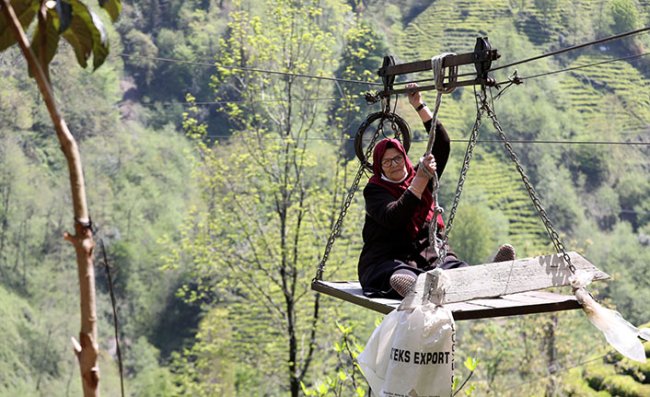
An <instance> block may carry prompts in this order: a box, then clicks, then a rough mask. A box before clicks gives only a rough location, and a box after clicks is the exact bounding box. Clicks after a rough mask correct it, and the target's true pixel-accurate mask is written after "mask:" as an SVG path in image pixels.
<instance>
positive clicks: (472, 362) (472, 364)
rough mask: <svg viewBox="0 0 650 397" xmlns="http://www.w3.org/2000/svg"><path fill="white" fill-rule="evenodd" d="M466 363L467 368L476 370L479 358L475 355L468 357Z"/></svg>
mask: <svg viewBox="0 0 650 397" xmlns="http://www.w3.org/2000/svg"><path fill="white" fill-rule="evenodd" d="M464 364H465V368H467V369H468V370H470V371H475V370H476V367H477V366H478V359H476V358H474V357H467V359H466V360H465V362H464Z"/></svg>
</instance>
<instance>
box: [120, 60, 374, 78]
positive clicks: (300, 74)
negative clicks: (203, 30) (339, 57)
mask: <svg viewBox="0 0 650 397" xmlns="http://www.w3.org/2000/svg"><path fill="white" fill-rule="evenodd" d="M118 56H120V57H123V58H140V59H151V60H154V61H160V62H170V63H184V64H188V65H198V66H210V67H221V68H224V69H232V70H243V71H246V72H256V73H267V74H276V75H281V76H291V77H304V78H308V79H317V80H328V81H338V82H341V83H352V84H364V85H377V86H380V85H383V84H381V83H375V82H372V81H362V80H352V79H341V78H337V77H328V76H316V75H312V74H304V73H287V72H279V71H276V70H267V69H260V68H247V67H243V66H223V65H218V64H217V63H215V62H197V61H185V60H182V59H174V58H163V57H145V56H142V55H133V54H126V53H121V54H119V55H118Z"/></svg>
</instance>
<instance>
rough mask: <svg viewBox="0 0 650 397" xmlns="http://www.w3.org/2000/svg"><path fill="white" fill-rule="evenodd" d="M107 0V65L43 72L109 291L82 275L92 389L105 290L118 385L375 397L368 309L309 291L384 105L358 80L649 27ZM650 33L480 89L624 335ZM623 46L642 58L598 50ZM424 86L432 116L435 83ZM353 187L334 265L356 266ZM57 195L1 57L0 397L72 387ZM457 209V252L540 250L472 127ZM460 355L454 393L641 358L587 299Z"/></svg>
mask: <svg viewBox="0 0 650 397" xmlns="http://www.w3.org/2000/svg"><path fill="white" fill-rule="evenodd" d="M20 1H23V0H12V4H13V3H17V2H20ZM50 3H52V4H54V2H50ZM87 3H88V4H89V5H90V6H91V8H92V7H97V6H98V5H97V2H93V1H88V2H87ZM57 4H58V3H57ZM75 4H76V3H75ZM121 4H122V6H123V10H122V12H121V15H120V18H119V19H118V21H117V22H116V23H115V24H112V23H109V21H108V20H105V21H104V22H105V25H106V29H107V37H108V38H109V39H110V43H111V52H110V55H109V56H108V58H107V61H106V64H105V65H104V66H102V67H101V68H100V69H98V70H97V71H96V72H92V71H91V70H85V69H82V68H79V67H78V66H77V65H76V61H75V54H74V52H73V50H72V49H71V48H70V46H68V45H67V44H62V46H61V47H60V50H59V52H58V53H57V55H56V56H55V57H54V59H53V61H52V64H51V66H52V67H51V73H50V75H51V79H52V84H53V86H54V91H55V92H56V93H57V101H58V102H59V105H60V110H61V113H62V115H63V116H64V117H65V119H66V121H67V124H68V126H69V128H70V130H71V132H72V134H73V135H74V136H75V138H76V139H77V140H78V143H79V148H80V151H81V157H82V161H83V166H84V170H83V171H84V175H85V177H86V189H87V194H88V201H89V207H90V211H91V215H92V222H93V226H94V227H95V234H96V237H97V241H98V242H99V240H100V239H101V241H102V244H101V246H103V247H105V248H106V257H107V260H108V265H109V267H110V271H111V273H110V274H111V276H112V279H111V280H112V281H113V290H112V291H111V290H109V286H108V276H107V273H106V269H105V268H104V267H103V266H102V267H99V266H98V267H97V269H96V283H97V293H96V295H97V325H98V330H99V336H98V338H99V340H98V345H99V352H100V360H99V365H100V367H101V374H102V377H101V381H100V389H101V391H102V395H104V396H109V397H110V396H118V395H120V394H121V393H120V387H119V374H118V356H117V346H116V343H115V338H114V328H113V327H114V323H113V307H112V304H111V294H113V296H114V297H115V299H116V300H117V305H116V306H117V307H116V309H117V313H118V317H119V322H118V325H117V328H118V337H119V340H120V342H121V348H122V350H121V351H122V363H123V365H124V380H125V384H126V395H127V396H145V397H147V396H165V397H167V396H174V397H176V396H179V397H180V396H183V397H189V396H192V397H194V396H201V397H207V396H228V397H229V396H234V397H249V396H258V395H259V396H269V397H276V396H287V395H291V396H292V397H296V396H299V395H300V396H302V395H306V396H318V397H324V396H327V397H329V396H337V397H347V396H351V395H357V396H358V397H362V396H368V387H367V384H366V382H365V380H364V378H363V376H362V375H361V374H360V373H359V369H358V367H356V366H355V363H354V359H355V356H356V354H357V353H358V352H359V351H360V350H361V349H363V347H364V344H365V341H366V340H367V338H368V337H369V335H370V334H371V333H372V331H373V329H374V328H375V326H376V325H377V324H378V322H379V321H380V320H381V318H382V316H381V315H379V314H377V313H375V312H372V311H369V310H366V309H363V308H359V307H357V306H354V305H351V304H347V303H344V302H342V301H341V300H338V299H334V298H332V297H329V296H321V295H317V294H315V293H314V292H313V291H312V290H311V289H310V283H311V281H312V278H313V276H314V273H315V272H316V270H317V264H318V263H319V262H320V260H321V255H322V254H323V252H324V250H325V247H326V244H327V238H328V236H329V234H330V229H331V227H332V226H333V225H335V222H336V220H337V216H338V215H339V213H340V212H341V210H342V208H343V207H342V206H343V198H344V197H345V195H346V194H348V192H349V191H348V189H349V188H350V186H351V184H352V181H353V179H354V177H355V175H356V172H357V169H358V162H357V161H356V159H354V158H353V157H352V156H349V155H347V154H349V153H350V150H349V149H350V146H351V142H349V140H344V139H341V138H340V137H341V136H343V135H342V132H343V131H356V129H357V128H358V125H359V124H360V123H361V121H362V120H363V119H364V118H365V117H366V116H367V115H368V114H369V113H372V112H375V111H377V110H378V107H379V105H378V104H374V105H367V104H366V103H365V102H364V101H363V99H362V97H363V94H364V93H365V92H366V90H368V89H376V88H377V86H373V85H371V84H368V82H369V81H370V80H373V79H375V80H373V81H376V78H377V76H376V71H377V69H378V68H379V67H380V64H381V62H382V57H383V56H384V55H388V54H392V55H396V56H397V58H398V60H399V61H402V62H410V61H416V60H425V59H429V58H430V57H432V56H434V55H437V54H440V53H442V52H455V53H466V52H471V51H472V50H473V48H474V45H475V40H476V38H477V37H482V36H487V37H489V39H490V42H491V44H492V45H493V47H494V48H497V49H498V50H499V53H500V54H501V58H500V59H499V60H497V61H496V62H494V63H493V66H495V67H496V66H499V65H505V64H508V63H511V62H515V61H519V60H522V59H525V58H528V57H532V56H536V55H539V54H543V53H546V52H550V51H554V50H558V49H560V48H566V47H569V46H572V45H575V44H580V43H585V42H588V41H592V40H597V39H600V38H603V37H606V36H609V35H613V34H617V33H621V32H625V31H630V30H633V29H635V28H639V27H641V26H645V25H650V0H575V1H572V0H475V1H470V0H398V1H389V0H363V1H351V0H349V1H348V0H328V1H289V0H264V1H261V0H259V1H258V0H220V1H204V0H142V1H133V0H130V1H127V0H124V1H122V2H121ZM51 12H54V11H51ZM102 15H103V13H102ZM104 17H105V16H104ZM104 17H102V18H104ZM0 21H4V19H1V18H0ZM5 28H6V26H0V33H2V32H7V30H5ZM33 32H34V26H32V27H30V28H29V29H28V34H29V35H31V34H33ZM0 36H2V37H6V36H3V35H1V34H0ZM648 48H650V33H644V34H640V35H637V36H634V37H632V38H628V39H625V40H621V41H616V42H610V43H606V44H602V45H598V46H590V47H587V48H584V49H581V50H579V51H570V52H567V53H564V54H562V55H559V56H554V57H548V58H544V59H541V60H538V61H534V62H529V63H524V64H521V65H517V66H516V67H511V68H508V69H504V70H499V71H495V72H494V73H493V77H495V78H496V79H497V80H498V81H500V82H502V81H506V79H507V78H508V76H510V75H511V74H512V73H513V72H514V71H515V70H516V71H517V73H518V75H519V76H520V77H523V78H524V83H523V84H521V85H517V86H511V87H509V88H508V89H507V90H506V91H505V92H504V93H503V95H502V96H500V97H498V98H496V97H497V94H498V91H497V88H493V89H492V91H491V92H489V95H488V99H489V103H490V105H491V106H493V107H494V110H495V112H496V114H497V115H498V119H499V121H500V123H501V125H502V126H503V129H504V131H505V133H506V135H507V137H508V139H510V140H511V141H512V142H513V143H512V147H513V149H514V150H515V151H516V153H517V155H518V157H519V159H520V161H521V163H522V166H523V168H524V170H525V172H526V174H527V175H528V177H529V179H530V181H531V183H532V184H533V185H534V187H535V189H536V191H537V193H538V194H539V196H540V200H541V204H542V205H543V206H544V208H545V209H546V210H547V211H548V214H549V217H550V219H551V221H552V223H553V225H554V226H555V227H556V228H557V230H558V233H559V235H560V237H561V239H562V241H563V243H564V244H565V246H566V248H567V249H569V250H571V251H578V252H579V253H581V254H582V255H584V256H585V257H587V258H588V259H589V260H590V261H591V262H592V263H594V264H595V265H596V266H597V267H599V268H601V269H602V270H604V271H605V272H607V273H609V274H610V275H611V276H612V279H611V280H609V281H608V282H604V283H598V284H595V285H593V286H590V287H589V288H590V292H592V294H593V295H594V297H595V298H596V299H597V300H598V301H599V302H601V303H603V304H604V305H605V306H607V307H611V308H614V307H615V308H616V309H617V310H618V311H619V312H620V313H621V314H622V315H623V316H624V317H625V318H626V319H628V320H629V321H630V322H632V323H633V324H641V323H646V322H647V321H648V320H649V319H648V311H647V308H646V306H647V302H648V301H649V300H650V279H649V278H648V277H647V266H648V263H650V250H649V249H648V248H649V247H650V237H649V236H650V179H649V178H648V175H649V174H648V173H649V172H650V146H649V145H648V142H649V140H650V84H649V79H650V59H649V58H650V57H647V56H645V52H646V49H648ZM629 56H638V57H637V58H635V59H629V60H617V59H618V58H623V57H629ZM215 65H217V67H215ZM565 69H571V70H565ZM472 71H473V67H472V66H464V67H463V68H461V70H460V73H471V72H472ZM556 71H559V73H554V74H548V75H545V74H546V73H551V72H556ZM538 75H539V76H538ZM333 77H336V78H342V79H345V80H340V81H337V82H333V81H332V78H333ZM431 77H432V75H431V72H423V73H420V74H419V75H417V76H405V77H404V80H406V79H408V80H411V79H413V80H416V79H428V78H431ZM360 81H361V83H360ZM422 84H428V83H424V82H423V83H422ZM422 84H421V85H422ZM504 87H505V85H502V86H501V87H500V88H504ZM474 92H475V91H474V90H473V89H472V87H464V88H459V89H457V90H456V91H455V92H453V93H451V94H449V95H444V96H443V103H442V106H441V108H440V115H439V118H440V120H441V121H442V122H443V123H444V125H445V126H446V128H447V130H448V131H449V134H450V136H451V139H452V152H451V155H450V159H449V161H448V163H447V168H446V170H445V173H444V175H443V178H442V179H441V191H440V196H439V199H440V202H441V204H442V206H443V207H444V208H445V211H446V213H445V214H444V216H446V217H449V215H450V214H449V211H450V210H451V205H452V202H453V199H454V194H455V189H456V184H457V182H458V175H459V171H460V169H461V166H462V161H463V155H464V150H465V146H466V145H467V139H468V137H469V134H470V130H471V128H472V126H473V124H474V122H475V118H476V102H475V99H476V98H475V96H474ZM190 97H192V98H193V100H192V101H191V102H193V103H192V104H189V103H187V101H189V98H190ZM423 97H424V99H425V100H426V102H427V103H428V105H429V107H432V105H433V103H434V100H435V92H434V91H427V92H424V93H423ZM342 98H343V99H342ZM350 98H352V99H350ZM392 103H393V104H395V102H392ZM396 112H397V113H398V114H399V115H400V116H402V117H403V118H404V119H406V120H407V121H408V123H409V125H410V126H411V130H412V140H413V142H412V147H411V151H410V152H409V156H410V157H411V159H412V160H414V161H416V160H417V158H418V156H420V155H421V153H422V152H423V151H424V147H425V144H426V140H427V137H426V135H425V132H424V131H423V130H422V127H421V125H422V123H421V121H420V120H419V118H418V116H417V114H416V112H414V111H413V109H412V107H411V106H410V105H409V103H408V100H407V99H406V98H405V97H404V96H400V97H399V99H398V101H397V104H396ZM350 159H352V160H351V161H350ZM367 178H368V175H362V177H361V179H360V185H359V188H360V189H359V191H357V192H356V196H355V199H354V200H353V201H352V203H351V206H350V207H349V208H347V209H346V211H347V215H346V218H345V220H344V222H343V225H342V226H341V229H340V230H339V232H340V233H339V235H338V236H337V240H336V242H335V244H334V245H333V247H332V250H331V252H330V254H329V262H328V264H327V267H326V268H325V279H327V280H341V279H354V278H355V277H357V262H358V258H359V252H360V250H361V247H362V244H363V241H362V232H361V230H362V227H363V219H364V216H365V206H364V199H363V195H362V194H361V189H363V185H364V184H365V182H366V181H367ZM70 207H71V198H70V186H69V182H68V172H67V169H66V164H65V160H64V158H63V156H62V155H61V152H60V148H59V145H58V142H57V141H56V138H55V134H54V131H53V129H52V123H51V120H50V119H49V117H48V115H47V113H46V108H45V105H44V103H43V100H42V98H41V97H40V95H39V93H38V90H37V88H36V86H35V84H34V81H33V80H32V79H31V78H30V77H29V75H28V73H27V67H26V64H25V62H24V60H23V58H22V55H21V54H20V52H19V50H18V48H17V47H16V46H12V47H10V48H9V49H7V50H6V51H1V52H0V318H1V319H2V320H0V322H2V325H1V326H0V329H2V331H0V336H2V338H0V397H4V396H27V397H31V396H34V397H41V396H59V395H65V396H80V395H82V392H81V387H80V379H79V366H78V363H77V358H76V357H75V355H74V354H73V353H72V352H71V347H70V337H71V336H76V335H77V334H78V325H79V321H78V317H79V311H78V309H79V301H78V294H79V290H78V279H77V273H76V271H77V269H76V267H75V263H74V251H73V249H72V248H71V247H70V246H69V244H68V243H67V242H65V241H64V240H63V238H62V236H63V234H64V232H66V231H70V230H71V228H72V227H73V223H72V222H73V219H72V214H71V212H70ZM456 215H457V217H456V218H455V221H454V225H453V229H452V231H451V235H450V243H451V245H452V248H453V249H454V251H455V252H457V253H458V254H459V256H460V257H462V258H463V259H466V260H467V261H468V262H470V263H471V264H477V263H482V262H485V261H488V260H490V259H491V258H492V256H493V254H494V252H495V250H496V248H497V247H498V246H499V244H502V243H505V242H508V243H511V244H513V245H514V246H515V248H516V251H517V254H518V255H519V256H520V257H523V256H532V255H540V254H548V253H550V252H553V247H552V245H551V244H550V241H549V237H548V235H547V232H546V230H545V228H544V225H543V224H542V221H541V220H540V218H539V216H538V214H537V213H536V210H535V208H534V207H533V204H532V203H531V200H530V198H529V194H528V191H527V190H526V188H525V187H524V185H523V182H522V180H521V178H520V176H519V174H518V172H517V170H516V168H515V166H514V164H513V163H512V161H511V159H510V157H509V156H508V154H507V153H506V151H505V150H504V147H503V144H502V143H501V142H500V140H499V136H498V134H497V132H496V131H495V129H494V127H493V125H492V121H491V120H490V119H489V117H487V116H484V117H483V118H482V125H481V128H480V137H479V142H478V145H477V147H476V149H475V152H474V156H473V160H472V163H471V166H470V169H469V173H468V174H467V179H466V181H465V185H464V190H463V195H462V199H461V201H460V205H459V207H458V212H457V214H456ZM99 247H100V246H99V245H98V246H97V247H96V248H95V251H94V253H95V255H96V256H97V257H96V259H95V260H96V263H97V264H98V265H104V257H103V253H104V252H103V250H102V249H101V248H99ZM562 292H566V293H570V291H562ZM456 344H457V346H456V347H457V353H458V354H457V357H456V363H457V364H458V365H457V366H456V369H457V375H459V376H461V377H462V376H465V375H466V372H465V370H464V368H463V366H462V364H461V363H462V362H463V361H464V360H465V359H466V358H467V357H473V358H477V359H478V360H479V365H478V367H477V370H476V372H475V373H474V375H473V377H472V379H471V380H470V382H469V384H468V386H467V389H465V390H464V391H461V392H460V394H459V395H462V394H463V393H464V392H465V391H467V392H468V393H469V388H470V387H472V385H474V386H476V391H475V392H474V394H471V393H469V394H471V395H473V396H482V395H494V396H513V397H514V396H516V397H519V396H522V395H526V396H527V395H531V396H542V395H546V396H549V397H550V396H599V397H606V396H624V395H625V396H647V395H650V394H648V386H649V385H648V379H649V378H648V375H649V373H648V372H649V371H648V367H647V364H643V365H637V364H635V363H630V362H628V361H626V360H624V359H622V358H621V357H618V356H616V355H615V354H611V353H609V350H608V349H605V347H604V345H606V342H605V341H604V338H603V337H602V335H600V333H599V331H598V330H596V329H595V328H594V327H592V326H591V324H589V322H588V321H587V319H586V317H585V315H584V313H582V312H581V311H572V312H563V313H551V314H543V315H531V316H518V317H514V318H498V319H485V320H477V321H463V322H459V324H457V339H456ZM646 349H647V347H646ZM589 357H597V359H591V361H589V360H590V359H589ZM556 368H560V369H561V371H555V369H556ZM368 397H369V396H368Z"/></svg>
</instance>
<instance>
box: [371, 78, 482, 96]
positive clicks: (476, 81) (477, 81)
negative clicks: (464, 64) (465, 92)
mask: <svg viewBox="0 0 650 397" xmlns="http://www.w3.org/2000/svg"><path fill="white" fill-rule="evenodd" d="M482 84H485V85H487V86H491V85H494V84H493V81H491V80H490V81H488V80H483V79H473V80H464V81H456V82H454V83H445V84H443V86H444V87H445V88H448V87H465V86H470V85H482ZM435 89H436V86H435V85H424V86H422V87H415V88H399V89H397V90H387V91H382V92H380V95H381V96H389V95H397V94H407V93H409V92H413V91H431V90H435Z"/></svg>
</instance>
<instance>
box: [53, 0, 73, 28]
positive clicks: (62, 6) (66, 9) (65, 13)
mask: <svg viewBox="0 0 650 397" xmlns="http://www.w3.org/2000/svg"><path fill="white" fill-rule="evenodd" d="M55 9H56V13H57V14H58V15H59V33H63V32H65V30H66V29H68V27H69V26H70V22H71V21H72V6H71V5H70V4H69V3H67V2H65V1H63V0H57V1H56V8H55Z"/></svg>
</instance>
